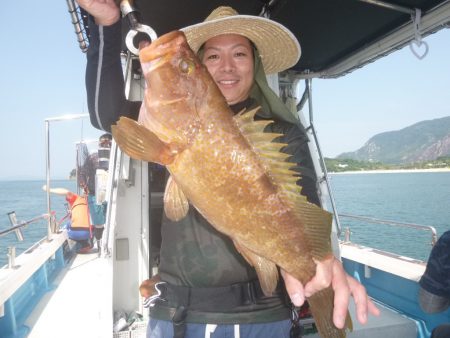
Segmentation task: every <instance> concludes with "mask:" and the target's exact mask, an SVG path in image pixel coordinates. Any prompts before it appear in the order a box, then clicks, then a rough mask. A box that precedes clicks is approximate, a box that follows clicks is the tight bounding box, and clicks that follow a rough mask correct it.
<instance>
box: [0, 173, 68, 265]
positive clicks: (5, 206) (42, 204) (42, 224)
mask: <svg viewBox="0 0 450 338" xmlns="http://www.w3.org/2000/svg"><path fill="white" fill-rule="evenodd" d="M45 183H46V182H45V181H43V180H42V181H40V180H38V181H0V231H1V230H5V229H7V228H9V227H10V226H11V225H10V222H9V218H8V215H7V214H8V213H9V212H11V211H15V212H16V218H17V220H18V221H19V222H21V221H27V220H30V219H32V218H34V217H37V216H39V215H42V214H45V213H47V195H46V193H45V191H43V190H42V186H43V185H44V184H45ZM51 187H53V188H56V187H62V188H66V189H69V190H71V191H74V192H76V182H75V181H70V180H55V181H52V182H51ZM51 207H52V210H53V211H55V212H56V219H57V220H60V219H61V218H63V217H64V216H65V214H66V213H65V210H66V201H65V198H64V197H63V196H59V195H54V194H52V195H51ZM22 233H23V236H24V240H23V241H22V242H19V241H17V239H16V235H15V234H14V233H9V234H7V235H4V236H2V237H0V267H1V266H3V265H5V264H7V262H8V257H7V252H8V246H11V245H14V246H15V247H16V256H18V255H19V254H20V253H21V252H23V251H24V250H26V249H27V248H29V247H30V246H31V245H32V244H33V243H35V242H36V241H38V240H40V239H42V238H44V237H46V236H47V221H46V220H39V221H37V222H36V223H31V224H29V225H27V226H26V227H25V228H23V229H22Z"/></svg>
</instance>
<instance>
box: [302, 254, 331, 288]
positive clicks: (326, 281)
mask: <svg viewBox="0 0 450 338" xmlns="http://www.w3.org/2000/svg"><path fill="white" fill-rule="evenodd" d="M335 260H336V259H335V257H334V256H332V257H330V258H328V259H325V260H323V261H315V263H316V274H315V276H314V277H313V278H312V279H311V280H310V281H309V282H308V283H307V284H306V285H305V296H306V297H311V296H312V295H313V294H315V293H316V292H317V291H320V290H323V289H325V288H326V287H328V286H329V285H330V284H331V280H332V278H333V264H334V261H335Z"/></svg>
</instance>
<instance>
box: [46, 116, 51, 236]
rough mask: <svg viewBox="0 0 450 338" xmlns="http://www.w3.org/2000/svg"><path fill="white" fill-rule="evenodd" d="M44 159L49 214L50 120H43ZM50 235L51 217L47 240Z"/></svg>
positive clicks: (49, 213)
mask: <svg viewBox="0 0 450 338" xmlns="http://www.w3.org/2000/svg"><path fill="white" fill-rule="evenodd" d="M45 160H46V170H45V173H46V178H47V182H46V184H47V213H48V215H51V210H52V209H51V204H50V121H48V120H45ZM51 235H52V228H51V217H49V218H48V220H47V240H48V241H50V239H51Z"/></svg>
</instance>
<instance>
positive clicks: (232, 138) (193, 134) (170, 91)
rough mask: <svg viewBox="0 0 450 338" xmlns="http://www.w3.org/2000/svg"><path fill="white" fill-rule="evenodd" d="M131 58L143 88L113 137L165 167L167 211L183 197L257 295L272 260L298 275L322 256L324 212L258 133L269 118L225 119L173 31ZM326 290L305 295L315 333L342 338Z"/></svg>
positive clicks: (274, 272) (205, 76)
mask: <svg viewBox="0 0 450 338" xmlns="http://www.w3.org/2000/svg"><path fill="white" fill-rule="evenodd" d="M140 61H141V65H142V69H143V72H144V75H145V79H146V84H147V88H146V92H145V99H144V102H143V105H142V108H141V112H140V116H139V123H137V122H135V121H133V120H130V119H127V118H121V119H120V121H119V122H118V124H117V126H113V135H114V138H115V140H116V141H117V143H118V145H119V146H120V148H121V149H122V150H123V151H124V152H125V153H127V154H128V155H130V156H131V157H133V158H137V159H142V160H145V161H149V162H156V163H160V164H163V165H165V166H167V168H168V170H169V172H170V174H171V178H170V179H169V181H168V183H167V187H166V192H165V196H164V202H165V212H166V214H167V216H168V217H169V218H171V219H173V220H179V219H181V218H183V217H184V216H185V215H186V213H187V211H188V208H189V203H190V204H191V205H193V206H194V207H195V208H197V209H198V210H199V212H200V213H202V215H203V216H204V217H205V218H206V219H207V220H208V221H209V222H210V223H211V224H212V225H213V226H214V227H215V228H216V229H217V230H219V231H220V232H222V233H224V234H226V235H228V236H229V237H231V239H232V240H233V242H234V244H235V246H236V248H237V249H238V250H239V252H240V253H241V254H242V255H243V256H244V257H245V259H246V260H247V261H248V262H249V263H250V264H251V265H252V266H254V267H255V269H256V271H257V273H258V278H259V280H260V282H261V285H262V288H263V290H264V292H265V293H266V294H270V293H271V292H272V291H273V290H274V289H275V287H276V284H277V281H278V269H277V266H279V267H281V268H283V269H284V270H286V271H287V272H289V273H290V274H291V275H293V276H294V277H295V278H297V279H298V280H300V281H301V282H302V283H304V284H305V283H306V282H308V281H309V280H310V279H311V278H312V277H313V276H314V274H315V270H316V264H315V262H314V260H319V261H321V260H323V259H325V258H329V257H330V255H332V250H331V244H330V242H331V241H330V230H331V222H332V216H331V214H329V213H328V212H326V211H324V210H322V209H321V208H319V207H317V206H316V205H314V204H311V203H309V202H307V201H306V198H305V197H303V196H302V195H300V189H301V188H300V187H299V186H298V185H297V184H296V181H297V180H298V175H296V173H295V172H293V171H291V170H290V169H289V168H290V167H292V166H293V164H292V163H289V162H286V159H287V158H288V157H289V155H287V154H284V153H282V152H280V151H279V150H280V149H281V148H282V147H284V146H285V144H280V143H273V142H271V141H272V140H273V139H274V138H276V137H278V136H279V134H270V133H264V132H263V129H264V128H265V127H266V126H267V124H268V123H270V122H271V121H257V122H255V121H254V119H253V117H254V114H255V111H250V112H245V113H241V114H238V115H237V116H233V113H232V111H231V110H230V108H229V107H228V104H227V102H226V100H225V98H224V97H223V95H222V94H221V92H220V90H219V88H218V87H217V85H216V84H215V82H214V80H213V79H212V77H211V76H210V74H209V73H208V71H207V69H206V68H205V67H204V66H203V65H202V64H201V63H200V61H199V60H198V58H197V57H196V56H195V54H194V53H193V52H192V50H191V49H190V48H189V46H188V44H187V42H186V38H185V36H184V34H183V33H181V32H172V33H168V34H166V35H164V36H162V37H160V38H159V39H157V40H156V41H154V42H153V43H152V44H151V45H150V46H148V47H146V48H144V49H142V50H141V51H140ZM333 297H334V295H333V291H332V289H331V288H328V289H325V290H323V291H320V292H318V293H316V294H315V295H314V296H312V297H310V298H309V299H308V301H309V303H310V305H311V309H312V312H313V315H314V317H315V320H316V325H317V327H318V330H319V333H320V334H321V336H322V337H345V331H344V330H339V329H337V328H335V326H334V325H333V321H332V313H333ZM346 327H347V328H350V329H351V320H350V317H349V316H347V322H346Z"/></svg>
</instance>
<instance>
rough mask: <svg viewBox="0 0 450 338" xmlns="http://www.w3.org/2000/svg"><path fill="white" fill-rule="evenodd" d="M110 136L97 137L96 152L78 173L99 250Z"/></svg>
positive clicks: (106, 134) (103, 223)
mask: <svg viewBox="0 0 450 338" xmlns="http://www.w3.org/2000/svg"><path fill="white" fill-rule="evenodd" d="M111 141H112V136H111V134H109V133H105V134H103V135H101V136H100V137H99V142H98V151H97V152H94V153H92V154H90V155H89V156H88V158H87V159H86V161H85V163H84V164H83V166H82V167H81V168H80V170H79V172H78V182H79V184H80V186H81V187H82V188H83V189H84V190H85V191H87V195H88V197H87V198H88V203H89V213H90V216H91V224H92V226H93V227H94V237H95V239H96V241H97V248H98V250H100V243H99V242H100V240H101V238H102V234H103V230H104V227H105V221H106V207H107V205H106V202H105V196H104V192H103V190H104V189H103V186H104V185H103V184H100V182H103V181H104V177H105V176H106V174H107V171H108V167H109V156H110V151H111Z"/></svg>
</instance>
